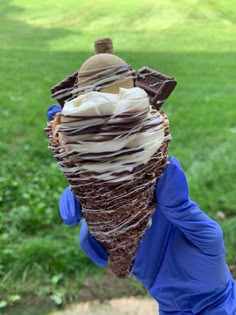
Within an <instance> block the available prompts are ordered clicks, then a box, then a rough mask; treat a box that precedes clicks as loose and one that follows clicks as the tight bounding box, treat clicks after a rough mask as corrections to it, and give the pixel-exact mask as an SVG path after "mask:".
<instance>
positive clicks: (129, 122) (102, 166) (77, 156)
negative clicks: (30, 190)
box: [57, 87, 170, 182]
mask: <svg viewBox="0 0 236 315" xmlns="http://www.w3.org/2000/svg"><path fill="white" fill-rule="evenodd" d="M166 127H168V121H167V119H166V120H165V118H163V115H161V114H160V113H159V112H158V111H157V110H155V109H153V108H152V107H151V105H150V104H149V99H148V96H147V94H146V92H145V91H144V90H143V89H141V88H138V87H134V88H131V89H123V88H121V89H120V93H119V94H118V95H117V94H109V93H101V92H95V91H92V92H87V93H85V94H84V95H80V96H78V97H77V98H75V99H73V100H71V101H69V102H67V103H66V104H65V106H64V108H63V110H62V113H61V124H60V126H59V128H58V135H59V145H60V146H59V150H58V154H57V157H59V159H60V160H63V162H59V166H60V167H61V168H62V171H63V172H64V173H65V174H67V175H68V176H69V174H70V173H71V174H73V176H76V174H77V175H78V177H79V179H80V181H81V180H84V181H88V179H89V178H91V177H92V178H94V179H99V180H104V181H107V182H120V181H126V180H130V179H132V171H133V169H134V168H135V167H137V166H139V165H141V164H145V163H147V162H148V161H149V159H150V158H151V157H152V155H153V154H154V153H155V152H156V151H157V150H158V148H160V146H161V145H162V143H163V141H165V140H169V138H170V135H167V136H165V128H166ZM71 162H75V164H73V166H72V165H71Z"/></svg>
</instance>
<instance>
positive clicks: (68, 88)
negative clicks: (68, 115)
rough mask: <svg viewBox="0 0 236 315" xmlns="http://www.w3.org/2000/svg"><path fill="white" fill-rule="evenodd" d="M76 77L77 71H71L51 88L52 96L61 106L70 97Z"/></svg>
mask: <svg viewBox="0 0 236 315" xmlns="http://www.w3.org/2000/svg"><path fill="white" fill-rule="evenodd" d="M77 77H78V71H76V72H74V73H72V74H71V75H69V76H68V77H67V78H65V79H64V80H62V81H60V82H59V83H57V84H56V85H54V86H53V87H52V88H51V93H52V98H53V99H55V100H57V102H58V103H59V104H60V105H61V106H62V107H63V106H64V104H65V101H66V100H68V99H70V98H71V97H72V91H73V89H74V87H75V85H76V81H77Z"/></svg>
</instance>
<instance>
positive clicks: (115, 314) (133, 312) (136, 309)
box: [49, 297, 158, 315]
mask: <svg viewBox="0 0 236 315" xmlns="http://www.w3.org/2000/svg"><path fill="white" fill-rule="evenodd" d="M82 314H83V315H111V314H112V315H143V314H146V315H158V306H157V303H156V302H155V301H154V300H152V299H150V298H143V297H129V298H120V299H112V300H109V301H104V302H103V303H101V302H99V301H93V302H85V303H80V304H76V305H71V306H70V307H69V308H67V309H65V310H64V311H59V312H58V311H56V312H53V313H50V314H49V315H82Z"/></svg>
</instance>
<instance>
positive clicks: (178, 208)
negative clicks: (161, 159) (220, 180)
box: [156, 158, 225, 255]
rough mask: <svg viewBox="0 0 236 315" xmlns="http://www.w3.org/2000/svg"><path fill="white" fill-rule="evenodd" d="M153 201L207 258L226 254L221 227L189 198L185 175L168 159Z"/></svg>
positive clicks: (175, 162) (177, 164)
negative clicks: (155, 201)
mask: <svg viewBox="0 0 236 315" xmlns="http://www.w3.org/2000/svg"><path fill="white" fill-rule="evenodd" d="M156 199H157V205H158V209H159V210H160V211H161V212H162V213H163V214H164V215H165V217H166V218H167V219H168V220H169V221H170V222H171V223H172V224H174V225H175V226H176V227H177V228H179V229H180V230H181V231H182V232H183V234H184V235H185V237H186V238H188V239H189V240H190V241H191V242H192V243H193V244H194V245H195V246H196V247H197V248H198V249H199V250H200V251H202V252H203V253H206V254H209V255H219V254H222V253H225V250H224V242H223V233H222V229H221V227H220V226H219V224H218V223H216V222H215V221H214V220H212V219H211V218H210V217H208V216H207V215H206V214H205V213H204V212H203V211H201V210H200V208H199V206H198V205H197V204H196V203H195V202H193V201H192V200H191V199H190V197H189V191H188V184H187V180H186V177H185V174H184V172H183V170H182V167H181V165H180V163H179V162H178V161H177V160H176V159H175V158H170V160H169V164H168V165H167V167H166V169H165V171H164V173H163V175H162V176H161V177H160V179H159V181H158V183H157V186H156Z"/></svg>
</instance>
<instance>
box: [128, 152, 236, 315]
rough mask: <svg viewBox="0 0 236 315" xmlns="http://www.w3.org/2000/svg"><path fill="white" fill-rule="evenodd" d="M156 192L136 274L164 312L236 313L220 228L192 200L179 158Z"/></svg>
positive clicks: (162, 314)
mask: <svg viewBox="0 0 236 315" xmlns="http://www.w3.org/2000/svg"><path fill="white" fill-rule="evenodd" d="M202 193H203V194H204V191H203V192H202ZM155 195H156V199H157V209H156V211H155V213H154V215H153V217H152V226H151V227H150V228H149V229H148V230H147V231H146V233H145V235H144V238H143V240H142V242H141V243H140V246H139V249H138V251H137V255H136V258H135V263H134V268H133V274H134V275H135V276H136V277H137V278H138V279H139V281H140V282H142V283H143V284H144V286H145V287H146V288H147V289H148V291H149V292H150V294H151V295H152V296H153V298H154V299H156V300H157V301H158V303H159V312H160V315H165V314H166V315H167V314H169V315H170V314H172V315H182V314H198V315H207V314H211V315H226V314H227V315H232V314H236V287H235V284H234V281H233V279H232V276H231V274H230V272H229V269H228V266H227V264H226V261H225V249H224V242H223V235H222V231H221V228H220V226H219V225H218V224H217V223H216V222H215V221H213V220H212V219H211V218H209V217H208V216H207V215H206V214H205V213H204V212H203V211H201V210H200V208H199V206H198V205H197V204H196V203H195V202H193V201H192V200H191V199H190V197H189V192H188V185H187V181H186V177H185V174H184V172H183V170H182V168H181V166H180V163H179V162H178V161H177V160H176V159H175V158H170V159H169V165H167V167H166V169H165V170H164V173H163V175H162V176H161V177H160V179H159V180H158V181H157V185H156V192H155Z"/></svg>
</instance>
